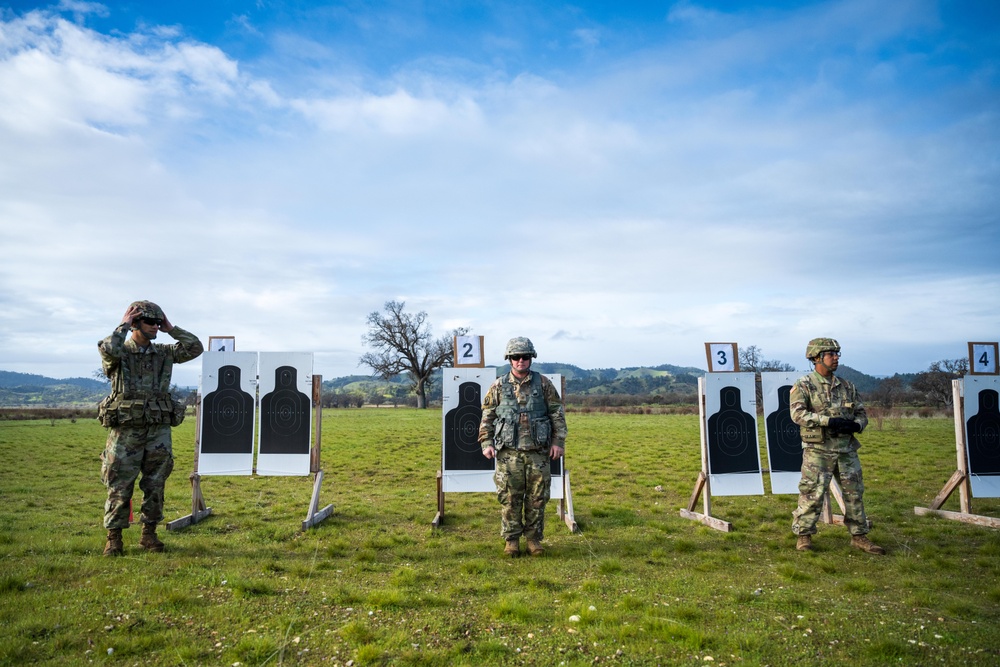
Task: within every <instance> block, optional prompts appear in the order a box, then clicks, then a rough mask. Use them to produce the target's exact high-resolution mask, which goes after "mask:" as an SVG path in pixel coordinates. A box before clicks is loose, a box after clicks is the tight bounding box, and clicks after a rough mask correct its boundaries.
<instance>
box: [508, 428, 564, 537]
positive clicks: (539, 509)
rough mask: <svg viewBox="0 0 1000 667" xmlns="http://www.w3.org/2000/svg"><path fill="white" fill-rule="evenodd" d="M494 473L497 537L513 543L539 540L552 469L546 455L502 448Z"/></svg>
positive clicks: (542, 529) (538, 452) (542, 533)
mask: <svg viewBox="0 0 1000 667" xmlns="http://www.w3.org/2000/svg"><path fill="white" fill-rule="evenodd" d="M496 463H497V467H496V472H495V473H494V474H493V481H494V482H495V483H496V485H497V500H499V501H500V505H501V509H500V535H501V536H502V537H503V538H504V539H505V540H513V539H517V538H519V537H520V536H521V535H524V537H525V538H527V539H529V540H541V539H542V538H543V536H544V533H545V504H546V503H548V502H549V495H550V493H551V489H550V487H551V484H552V468H551V465H552V464H551V462H550V461H549V455H548V452H545V451H539V450H533V451H523V450H517V449H508V448H506V447H505V448H504V449H501V450H500V451H498V452H497V459H496Z"/></svg>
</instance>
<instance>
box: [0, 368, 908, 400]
mask: <svg viewBox="0 0 1000 667" xmlns="http://www.w3.org/2000/svg"><path fill="white" fill-rule="evenodd" d="M532 368H533V369H534V370H537V371H540V372H542V373H558V374H560V375H562V376H563V377H565V378H566V393H567V394H574V395H584V396H600V395H630V396H637V395H653V396H657V395H663V394H693V393H695V392H696V391H697V389H698V378H699V377H701V376H703V375H704V374H705V371H704V370H702V369H700V368H694V367H691V366H674V365H671V364H662V365H660V366H653V367H650V368H646V367H638V366H635V367H629V368H621V369H616V368H594V369H589V370H587V369H583V368H580V367H579V366H574V365H572V364H560V363H538V364H534V365H533V366H532ZM509 370H510V366H508V365H506V364H504V365H503V366H500V367H499V368H497V374H498V375H502V374H504V373H507V372H508V371H509ZM838 374H839V375H841V376H842V377H844V378H845V379H847V380H850V381H851V382H853V383H854V384H855V386H857V388H858V390H859V391H861V392H862V393H866V392H870V391H872V390H874V389H875V388H876V387H877V386H878V383H879V382H880V381H881V378H877V377H873V376H871V375H866V374H864V373H861V372H859V371H856V370H854V369H853V368H851V367H850V366H841V367H840V370H839V371H838ZM913 376H914V374H913V373H909V374H905V375H896V376H895V377H899V378H900V379H901V380H902V381H903V384H904V386H907V387H908V386H909V385H910V383H911V381H912V380H913ZM408 386H409V381H408V380H407V379H406V377H405V376H403V375H400V376H397V377H395V378H393V379H392V380H391V381H387V380H383V379H381V378H377V377H372V376H370V375H347V376H344V377H338V378H333V379H330V380H325V381H324V382H323V390H324V391H325V392H326V391H332V392H335V393H338V394H353V395H362V396H371V395H372V394H378V395H381V396H386V397H389V396H396V397H402V396H405V395H406V393H407V388H408ZM107 393H108V384H107V383H106V382H101V381H100V380H96V379H93V378H66V379H61V380H57V379H53V378H48V377H44V376H41V375H32V374H29V373H14V372H11V371H0V407H25V406H37V407H54V406H58V407H62V406H93V405H94V404H96V403H97V402H98V401H100V400H101V399H102V398H104V396H106V395H107ZM428 399H429V400H431V401H439V400H440V399H441V375H440V372H439V373H438V375H437V378H436V380H435V382H434V384H433V386H432V387H431V391H430V392H429V394H428Z"/></svg>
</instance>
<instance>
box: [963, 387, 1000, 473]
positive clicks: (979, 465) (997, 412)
mask: <svg viewBox="0 0 1000 667" xmlns="http://www.w3.org/2000/svg"><path fill="white" fill-rule="evenodd" d="M998 404H1000V394H998V393H997V392H996V391H995V390H993V389H982V390H980V392H979V411H978V412H977V413H976V414H974V415H973V416H971V417H969V419H968V420H967V421H966V424H965V425H966V436H967V440H968V450H969V472H970V473H972V474H976V475H997V474H1000V405H998Z"/></svg>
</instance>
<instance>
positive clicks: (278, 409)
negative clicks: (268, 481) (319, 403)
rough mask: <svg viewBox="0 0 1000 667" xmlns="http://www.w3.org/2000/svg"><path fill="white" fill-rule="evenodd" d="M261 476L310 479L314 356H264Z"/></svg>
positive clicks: (260, 414) (258, 463) (259, 462)
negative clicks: (304, 476) (301, 476)
mask: <svg viewBox="0 0 1000 667" xmlns="http://www.w3.org/2000/svg"><path fill="white" fill-rule="evenodd" d="M259 373H260V387H259V391H260V410H259V411H258V414H259V420H258V433H259V439H258V450H257V474H258V475H308V474H309V465H310V450H311V449H312V373H313V355H312V352H261V353H260V362H259Z"/></svg>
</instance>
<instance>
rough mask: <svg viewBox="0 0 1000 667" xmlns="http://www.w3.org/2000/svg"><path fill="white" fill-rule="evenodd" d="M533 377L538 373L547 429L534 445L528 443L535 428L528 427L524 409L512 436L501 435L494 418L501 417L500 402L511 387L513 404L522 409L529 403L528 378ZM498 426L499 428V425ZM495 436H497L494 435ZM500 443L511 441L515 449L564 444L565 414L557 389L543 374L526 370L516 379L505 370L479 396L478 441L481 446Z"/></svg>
mask: <svg viewBox="0 0 1000 667" xmlns="http://www.w3.org/2000/svg"><path fill="white" fill-rule="evenodd" d="M535 376H538V379H539V380H540V383H541V394H542V396H541V398H542V400H541V401H539V402H540V403H542V404H543V408H542V412H543V414H542V415H541V416H542V417H544V418H546V420H547V422H548V429H547V430H548V432H549V436H548V438H547V439H546V442H544V443H539V444H538V445H535V444H529V443H534V442H535V435H534V434H535V433H536V432H537V429H532V423H531V415H530V414H528V413H527V412H524V413H522V414H521V418H520V419H518V421H517V424H516V435H514V436H513V437H503V434H498V433H497V427H498V423H497V420H498V417H500V419H501V421H502V420H504V419H505V418H504V417H502V416H501V413H502V412H504V410H503V409H502V404H503V403H504V393H505V391H507V392H508V393H509V392H510V390H513V395H514V398H515V400H516V401H517V404H518V405H519V406H520V407H521V408H522V409H523V408H525V407H527V406H528V404H529V398H530V393H531V392H532V380H533V378H534V377H535ZM500 426H501V429H502V427H503V424H501V425H500ZM510 426H511V427H512V428H513V427H514V426H515V425H514V424H511V425H510ZM498 436H500V437H499V438H498ZM504 442H507V443H511V442H512V443H513V444H512V446H516V447H518V448H519V449H538V448H542V449H544V448H548V447H552V446H558V447H565V446H566V413H565V411H564V410H563V403H562V399H561V398H559V392H557V391H556V388H555V386H554V385H553V384H552V381H551V380H549V379H548V378H547V377H545V376H544V375H541V374H540V373H536V372H535V371H530V372H529V373H528V376H527V377H525V378H524V379H523V380H518V379H517V377H515V376H514V373H507V375H504V376H503V377H500V378H497V380H496V381H495V382H494V383H493V384H492V385H490V388H489V391H487V392H486V397H485V398H484V399H483V418H482V421H481V422H480V423H479V444H480V446H482V448H483V449H486V448H487V447H496V448H497V449H500V448H501V447H502V446H503V444H504Z"/></svg>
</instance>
